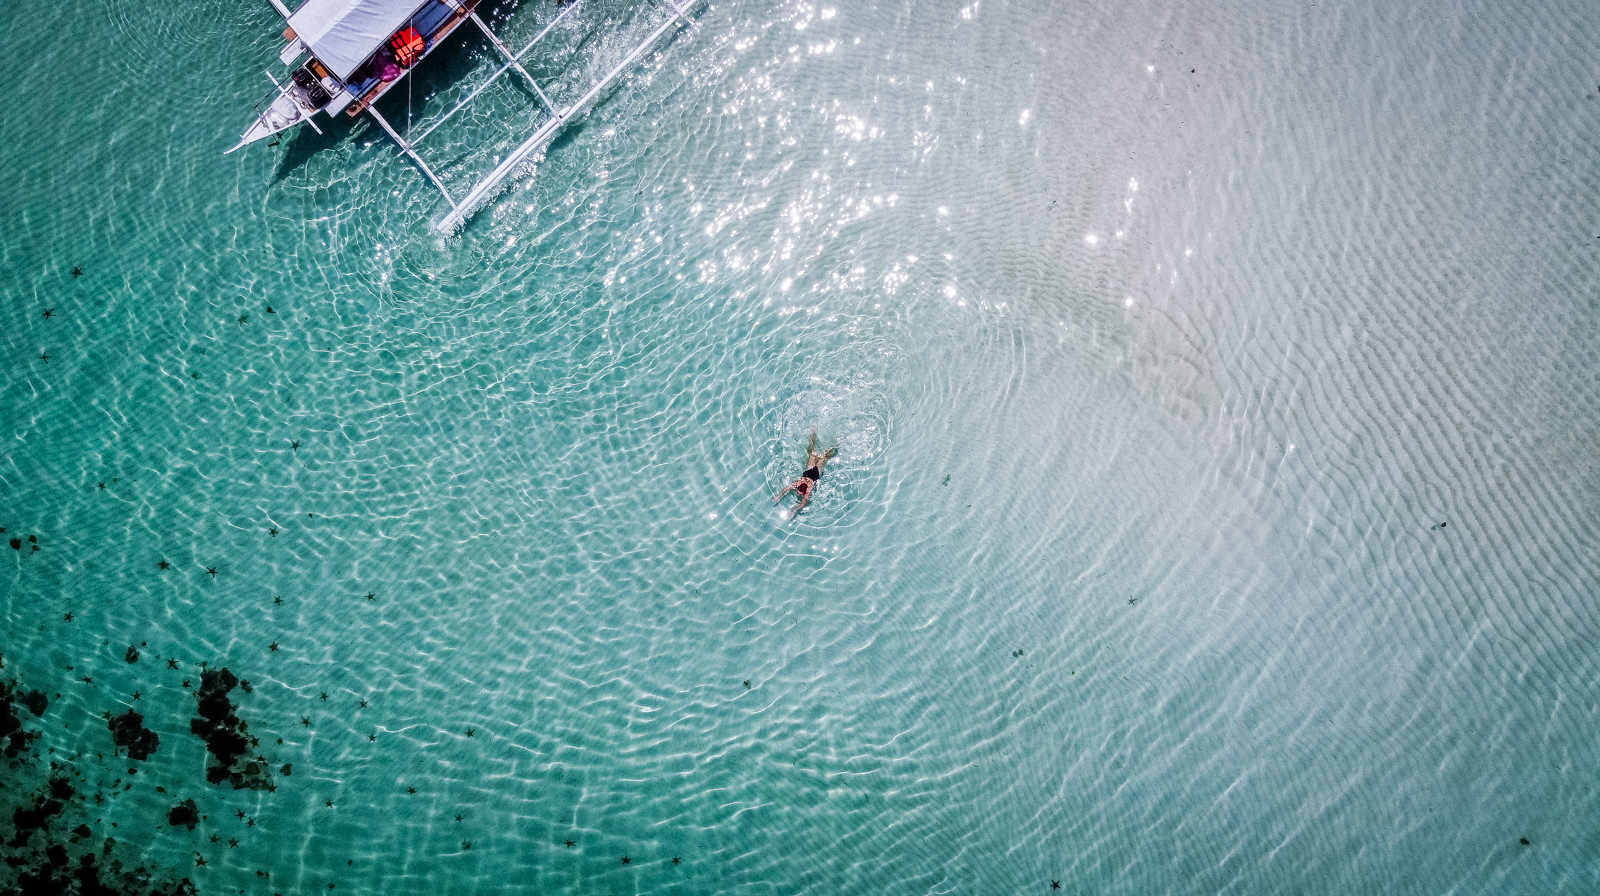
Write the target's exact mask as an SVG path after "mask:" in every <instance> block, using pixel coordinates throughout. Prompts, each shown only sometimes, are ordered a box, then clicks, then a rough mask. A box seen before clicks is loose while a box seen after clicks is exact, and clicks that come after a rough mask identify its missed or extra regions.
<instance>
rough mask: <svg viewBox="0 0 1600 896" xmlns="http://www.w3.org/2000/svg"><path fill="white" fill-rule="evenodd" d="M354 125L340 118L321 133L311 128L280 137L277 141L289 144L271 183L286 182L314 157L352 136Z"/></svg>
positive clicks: (326, 125) (325, 126)
mask: <svg viewBox="0 0 1600 896" xmlns="http://www.w3.org/2000/svg"><path fill="white" fill-rule="evenodd" d="M353 124H355V122H354V121H353V120H349V119H345V118H344V117H343V116H340V117H339V118H335V119H333V120H332V121H331V122H330V123H328V124H324V125H323V126H322V132H321V133H318V132H316V131H313V130H311V129H310V128H297V129H296V130H295V132H294V133H293V134H292V135H288V136H285V135H279V136H278V137H277V138H276V139H278V140H279V141H281V142H282V143H285V144H288V149H286V150H285V151H284V153H283V158H281V159H279V160H278V167H277V168H276V169H275V170H274V171H273V172H272V180H271V181H269V183H270V184H271V185H272V186H277V185H278V184H280V183H282V182H284V181H285V180H287V179H288V178H289V176H290V175H292V174H294V173H295V172H296V171H299V170H300V169H301V168H302V167H303V166H304V165H305V164H306V163H307V162H309V161H311V157H312V156H314V155H316V154H317V153H319V152H322V151H324V150H326V149H328V148H329V147H331V146H333V145H334V144H336V143H338V142H340V141H342V140H344V139H345V138H346V137H348V136H350V128H351V126H352V125H353ZM269 145H270V144H269Z"/></svg>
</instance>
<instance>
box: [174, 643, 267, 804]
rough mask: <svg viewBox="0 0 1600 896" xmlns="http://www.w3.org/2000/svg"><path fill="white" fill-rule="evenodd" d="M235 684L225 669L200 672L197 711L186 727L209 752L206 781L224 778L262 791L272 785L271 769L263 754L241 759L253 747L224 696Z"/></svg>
mask: <svg viewBox="0 0 1600 896" xmlns="http://www.w3.org/2000/svg"><path fill="white" fill-rule="evenodd" d="M238 686H239V679H238V678H237V677H235V676H234V674H233V673H232V672H229V671H228V670H227V669H207V670H206V671H205V672H202V673H201V675H200V688H199V690H197V691H195V700H196V702H197V703H198V704H199V705H198V707H197V709H196V713H197V714H196V716H195V717H194V718H193V719H191V720H190V721H189V730H190V731H191V732H193V733H194V735H195V736H196V737H198V738H200V739H201V740H203V741H205V743H206V749H207V750H209V751H210V752H211V763H210V764H209V765H208V766H207V768H206V780H207V781H209V782H211V783H212V784H221V783H222V782H224V781H226V782H228V783H229V784H232V785H233V786H234V787H235V788H236V789H250V790H266V789H268V788H270V787H271V786H272V770H271V768H270V767H269V766H268V765H267V760H266V759H265V758H264V757H261V756H256V757H253V758H251V759H248V760H247V759H245V758H244V756H245V754H246V753H247V752H249V750H250V748H251V747H252V746H253V742H252V740H251V738H250V731H249V727H248V726H246V725H245V723H244V722H243V721H242V720H241V719H240V718H239V716H238V715H237V714H236V713H235V712H234V706H233V701H232V700H229V699H228V693H229V692H230V691H232V690H233V689H234V688H235V687H238Z"/></svg>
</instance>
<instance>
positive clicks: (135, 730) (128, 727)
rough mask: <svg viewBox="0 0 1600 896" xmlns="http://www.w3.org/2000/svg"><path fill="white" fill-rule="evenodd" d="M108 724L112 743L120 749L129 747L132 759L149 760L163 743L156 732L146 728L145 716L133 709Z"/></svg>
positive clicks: (129, 755) (113, 718) (112, 719)
mask: <svg viewBox="0 0 1600 896" xmlns="http://www.w3.org/2000/svg"><path fill="white" fill-rule="evenodd" d="M106 724H107V725H108V726H109V727H110V728H111V739H112V741H113V742H115V743H116V745H117V746H119V747H127V748H128V757H129V758H130V759H149V758H150V754H151V753H154V752H155V751H156V747H157V746H158V745H160V743H161V738H159V737H157V736H156V733H155V732H154V731H151V730H150V729H149V728H146V727H144V716H141V715H139V714H138V713H136V712H134V711H133V710H131V709H130V710H128V711H127V712H125V713H123V714H122V715H120V716H112V717H111V720H110V721H109V722H107V723H106Z"/></svg>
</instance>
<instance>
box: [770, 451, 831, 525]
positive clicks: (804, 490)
mask: <svg viewBox="0 0 1600 896" xmlns="http://www.w3.org/2000/svg"><path fill="white" fill-rule="evenodd" d="M838 453H839V443H838V442H834V443H833V447H831V448H829V449H828V450H827V451H818V450H817V431H816V430H814V429H813V430H812V431H811V441H810V443H809V444H807V445H806V471H805V472H804V473H801V474H800V478H799V479H796V480H795V481H793V482H791V483H789V484H788V485H786V486H784V487H783V491H781V492H778V494H777V496H776V497H774V498H773V499H772V503H774V504H776V503H778V502H779V501H782V500H783V496H784V495H787V494H788V493H790V492H794V493H795V494H797V495H799V496H800V503H799V504H797V505H795V508H794V513H791V514H789V516H790V517H793V516H795V515H796V514H798V513H799V512H800V511H801V510H803V509H804V508H805V506H806V502H807V501H809V500H811V490H812V489H814V488H816V486H817V481H818V480H820V479H821V478H822V467H823V465H824V464H826V463H827V462H828V461H830V460H832V459H833V456H834V455H835V454H838Z"/></svg>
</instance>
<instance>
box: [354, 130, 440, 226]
mask: <svg viewBox="0 0 1600 896" xmlns="http://www.w3.org/2000/svg"><path fill="white" fill-rule="evenodd" d="M367 111H368V112H371V113H372V117H373V118H375V119H377V121H378V124H379V125H380V126H381V127H382V128H383V129H384V131H385V132H386V133H388V135H389V136H390V137H392V138H394V142H396V143H398V144H400V151H401V152H403V153H405V154H406V155H408V156H410V157H411V161H413V162H416V163H417V167H418V168H421V169H422V173H423V174H426V175H427V176H428V180H431V181H433V185H434V186H436V187H438V188H439V192H440V193H443V194H444V201H445V202H448V203H450V213H451V214H455V212H456V210H457V208H458V206H457V205H456V201H455V200H454V199H451V198H450V191H449V190H446V189H445V188H444V184H443V183H442V182H441V181H440V180H439V177H438V175H436V174H434V173H433V169H432V168H429V167H428V163H427V162H424V161H423V160H422V156H419V155H417V154H416V152H414V151H413V150H412V149H411V144H409V143H407V142H406V141H405V138H403V137H401V136H400V135H399V134H397V133H395V130H394V128H392V127H390V126H389V121H388V120H387V119H385V118H384V117H383V116H382V115H379V114H378V110H377V108H376V107H374V106H368V107H367Z"/></svg>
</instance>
